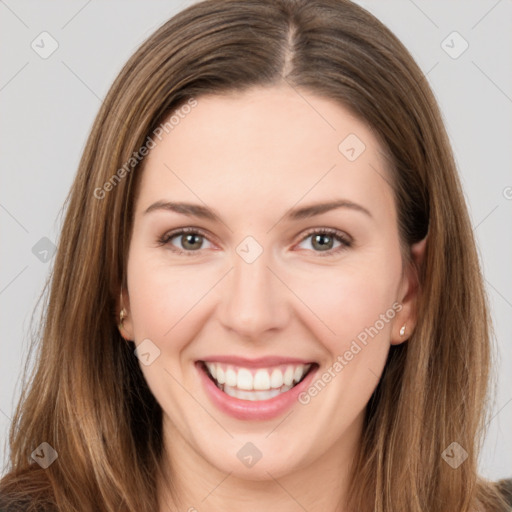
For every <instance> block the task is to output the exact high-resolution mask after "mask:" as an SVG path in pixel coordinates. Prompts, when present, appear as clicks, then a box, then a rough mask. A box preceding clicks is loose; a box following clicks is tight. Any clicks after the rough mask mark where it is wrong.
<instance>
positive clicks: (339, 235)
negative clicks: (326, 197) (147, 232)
mask: <svg viewBox="0 0 512 512" xmlns="http://www.w3.org/2000/svg"><path fill="white" fill-rule="evenodd" d="M190 233H192V234H194V235H200V236H202V237H203V238H208V236H207V234H206V233H205V232H204V231H202V230H201V229H199V228H193V227H189V228H181V229H179V230H176V231H171V232H169V233H165V234H164V235H162V236H161V237H160V238H159V239H158V245H159V246H163V245H167V244H169V242H170V241H171V240H172V239H173V238H174V237H176V236H178V235H186V234H190ZM319 234H320V235H329V236H332V237H333V238H335V239H336V240H338V241H339V242H340V243H341V245H340V246H339V247H337V248H335V249H329V250H328V251H313V252H315V253H318V256H320V257H329V256H334V255H336V254H338V253H340V252H341V251H344V250H346V249H348V248H349V247H352V243H353V242H352V241H351V240H350V239H349V238H348V237H347V236H346V235H345V234H344V233H343V232H341V231H338V230H337V229H332V228H323V229H313V230H311V231H308V232H307V233H306V234H305V235H304V237H302V239H301V240H300V242H299V243H302V242H304V240H306V239H307V238H309V237H310V236H311V235H319ZM170 247H171V250H172V251H173V252H175V253H177V254H183V255H186V256H187V257H188V256H197V255H198V254H199V253H200V252H201V249H199V250H197V251H184V250H182V249H178V248H177V247H175V246H173V245H170Z"/></svg>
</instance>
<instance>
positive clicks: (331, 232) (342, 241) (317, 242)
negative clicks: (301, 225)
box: [301, 228, 352, 256]
mask: <svg viewBox="0 0 512 512" xmlns="http://www.w3.org/2000/svg"><path fill="white" fill-rule="evenodd" d="M309 238H311V246H312V247H313V250H314V252H318V253H320V254H319V256H332V255H333V254H337V253H339V252H341V251H344V250H345V249H347V248H348V247H351V246H352V241H351V240H350V239H349V238H348V237H347V236H346V235H345V234H344V233H342V232H341V231H338V230H337V229H330V228H324V229H316V230H315V231H311V232H309V233H308V234H307V235H306V236H305V237H304V238H303V239H302V241H301V243H304V242H305V241H306V240H308V239H309ZM336 241H337V242H338V243H339V245H338V246H337V247H335V248H334V247H333V246H334V243H335V242H336ZM316 249H318V250H316ZM322 253H323V254H322Z"/></svg>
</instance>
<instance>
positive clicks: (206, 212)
mask: <svg viewBox="0 0 512 512" xmlns="http://www.w3.org/2000/svg"><path fill="white" fill-rule="evenodd" d="M338 208H349V209H351V210H354V211H357V212H361V213H363V214H365V215H367V216H368V217H370V218H373V216H372V214H371V213H370V211H369V210H368V209H366V208H365V207H364V206H361V205H360V204H357V203H354V202H353V201H349V200H348V199H338V200H335V201H329V202H325V203H315V204H311V205H308V206H304V207H301V208H294V209H290V210H288V211H287V212H286V213H285V214H284V216H283V218H284V219H285V220H288V221H293V220H301V219H307V218H310V217H314V216H315V215H321V214H322V213H326V212H329V211H331V210H335V209H338ZM157 210H167V211H172V212H176V213H180V214H182V215H187V216H189V217H198V218H201V219H207V220H212V221H215V220H219V219H220V216H219V215H218V213H216V211H215V210H213V209H210V208H208V207H206V206H201V205H199V204H192V203H184V202H178V203H177V202H171V201H157V202H156V203H153V204H152V205H151V206H149V207H148V208H147V209H146V210H145V211H144V215H146V214H148V213H150V212H153V211H157Z"/></svg>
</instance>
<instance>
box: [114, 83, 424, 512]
mask: <svg viewBox="0 0 512 512" xmlns="http://www.w3.org/2000/svg"><path fill="white" fill-rule="evenodd" d="M197 100H198V105H197V106H196V107H195V108H193V109H191V112H190V113H189V114H187V115H186V116H185V117H184V119H181V120H180V122H179V124H178V125H177V126H175V127H174V128H173V130H172V131H170V132H169V133H168V134H166V135H164V137H163V139H162V141H161V142H160V141H159V142H158V144H157V145H156V147H154V148H153V149H152V150H151V151H150V154H149V156H148V159H147V161H146V165H145V169H144V171H143V176H142V180H141V184H140V189H139V193H138V197H137V200H136V208H135V217H134V226H133V235H132V239H131V245H130V249H129V258H128V269H127V282H128V286H127V290H124V291H123V302H124V304H123V305H124V307H125V308H126V309H127V311H128V316H127V318H126V319H125V321H124V324H123V327H122V329H121V333H122V335H123V336H124V337H125V338H126V339H130V340H134V341H135V343H136V344H139V343H140V342H142V340H144V339H146V338H149V339H150V340H151V341H152V342H153V343H154V344H155V345H156V346H157V347H158V348H159V350H160V356H159V357H158V358H157V359H156V360H155V361H154V362H153V363H152V364H151V365H149V366H145V365H141V368H142V371H143V372H144V376H145V378H146V380H147V382H148V384H149V386H150V388H151V391H152V392H153V394H154V396H155V398H156V399H157V401H158V402H159V403H160V405H161V406H162V408H163V411H164V437H165V457H164V465H165V467H164V469H165V470H166V471H167V475H168V480H167V481H164V479H162V481H161V482H160V491H159V500H160V510H161V511H162V512H163V511H164V510H165V511H169V510H193V508H195V509H197V510H200V511H207V510H211V511H217V510H233V509H237V510H238V509H241V508H243V509H244V510H247V511H252V510H254V511H256V510H258V511H261V510H266V511H280V512H283V511H285V512H287V511H290V512H291V511H297V510H303V509H306V510H308V511H311V512H313V511H320V510H322V511H323V510H346V509H345V508H344V506H343V502H344V499H345V496H346V487H347V480H348V477H349V471H350V463H351V461H352V460H353V457H354V454H355V452H356V449H357V445H358V441H359V439H360V436H361V432H362V420H363V415H364V411H365V407H366V404H367V402H368V400H369V398H370V396H371V394H372V392H373V391H374V389H375V387H376V385H377V383H378V379H379V377H380V375H381V373H382V370H383V368H384V364H385V361H386V356H387V354H388V351H389V349H390V346H391V344H398V343H402V342H403V341H405V340H406V339H407V338H408V337H409V336H410V333H411V331H412V330H413V329H414V326H415V304H416V299H417V291H418V286H417V281H416V278H415V274H414V272H413V271H412V267H411V266H404V265H403V261H402V257H401V253H400V248H399V234H398V227H397V213H396V208H395V204H394V198H393V191H392V190H391V188H390V185H389V184H388V181H390V180H391V176H390V174H389V172H388V170H387V169H386V167H385V163H386V162H385V159H384V157H383V156H382V153H381V152H382V148H381V147H380V145H379V143H378V141H377V140H376V138H375V137H374V136H373V135H372V132H371V130H370V129H369V128H368V127H367V126H366V125H365V124H364V123H363V122H361V121H360V120H359V119H357V118H355V117H354V116H353V115H352V114H351V113H350V112H349V111H348V110H347V109H345V108H344V107H342V106H341V105H339V104H338V103H336V102H334V101H333V100H330V99H326V98H323V97H320V96H317V95H314V94H311V93H308V92H306V91H301V94H300V95H299V94H297V92H296V91H295V90H293V89H292V88H290V87H289V86H288V85H283V86H273V87H271V88H253V89H251V90H249V91H247V92H244V93H239V94H229V95H222V96H220V95H212V96H202V97H199V98H197ZM306 100H307V101H306ZM351 133H352V134H356V135H357V137H358V138H359V139H360V140H362V141H363V142H364V144H365V146H366V149H365V151H364V152H363V153H362V154H361V155H360V156H359V157H358V158H357V159H356V160H355V161H353V162H351V161H349V160H348V159H347V158H346V157H345V156H344V155H343V154H342V153H341V152H340V150H339V149H338V146H339V144H340V142H341V141H342V140H343V139H344V138H345V137H346V136H347V135H349V134H351ZM329 170H330V171H329ZM376 171H378V172H376ZM383 178H385V179H383ZM386 180H388V181H386ZM339 198H344V199H348V200H350V201H352V202H354V203H357V204H359V205H361V206H363V207H364V208H366V209H367V210H368V211H369V212H370V214H371V216H369V215H366V214H364V213H362V212H360V211H357V210H355V209H350V208H339V209H335V210H331V211H329V212H326V213H323V214H321V215H317V216H315V217H311V218H306V219H301V220H293V221H288V220H285V219H284V218H283V216H284V214H285V212H287V210H289V209H290V208H294V207H301V206H305V205H309V204H312V203H317V202H324V201H330V200H334V199H339ZM157 201H186V202H191V203H196V204H200V205H203V206H204V205H206V206H208V207H209V208H212V209H214V210H215V211H216V212H217V213H218V215H219V216H220V217H221V219H222V221H223V222H220V221H213V220H206V219H200V218H194V217H187V216H185V215H183V214H179V213H176V212H172V211H166V210H163V209H162V210H154V211H152V212H150V213H144V212H145V210H146V209H147V208H148V207H149V206H150V205H152V204H153V203H155V202H157ZM188 226H191V227H195V228H201V229H202V231H204V232H205V234H206V235H207V236H206V237H205V238H201V237H199V240H198V241H197V242H196V246H199V250H197V249H196V252H195V253H194V255H192V256H188V255H187V254H177V253H174V252H173V251H172V249H171V248H173V247H174V248H175V249H182V250H187V248H188V247H190V246H187V245H186V238H185V237H183V236H176V237H174V238H173V239H172V241H169V242H167V244H165V245H159V243H158V240H159V238H160V237H161V236H162V235H164V234H166V233H168V232H170V231H171V230H174V229H177V228H184V227H188ZM312 228H315V229H317V231H320V232H321V230H322V228H324V229H325V228H333V229H337V230H339V231H341V232H342V233H344V234H345V236H346V237H350V238H351V239H352V242H353V243H352V245H351V246H350V247H346V248H344V249H343V250H341V251H338V252H336V249H337V248H338V247H340V242H339V241H336V240H333V241H332V242H331V243H332V245H330V246H329V247H332V250H331V255H330V256H323V254H325V253H324V252H323V251H322V250H321V248H319V247H318V244H314V238H315V237H314V236H309V237H308V236H307V235H308V234H309V233H308V230H311V229H312ZM249 235H250V236H252V237H253V238H254V239H256V240H257V242H258V243H259V245H260V246H261V247H262V249H263V253H262V254H261V255H260V256H259V258H257V259H256V260H255V261H254V262H253V263H250V264H249V263H247V262H246V261H244V259H242V258H241V257H240V256H239V255H238V254H237V252H236V248H237V246H238V245H239V244H240V242H242V241H243V240H244V239H245V237H247V236H249ZM201 241H202V245H201ZM424 247H425V245H424V242H422V243H419V244H417V245H415V246H413V247H411V254H412V256H413V259H414V260H416V261H417V262H419V263H421V258H422V255H423V252H424ZM188 250H189V252H192V250H191V249H188ZM228 271H229V272H228ZM394 303H399V304H401V305H402V308H401V310H400V311H399V312H398V313H396V315H395V316H394V318H393V319H392V320H390V321H389V322H387V323H385V325H384V328H382V329H381V330H380V331H379V332H378V334H377V335H376V336H374V337H373V338H370V341H369V342H368V344H367V345H366V346H365V347H364V348H363V349H362V350H361V351H360V352H359V353H358V354H357V355H356V356H354V358H353V359H352V360H351V361H350V362H349V363H348V364H347V365H346V366H345V367H344V368H343V370H342V371H341V372H339V373H338V374H337V375H336V377H335V378H333V379H332V381H331V382H330V383H329V384H328V385H327V386H325V388H324V389H323V390H322V391H321V392H320V393H319V394H318V395H317V396H316V397H314V398H313V399H312V400H311V401H310V403H309V404H307V405H301V404H300V403H296V404H294V405H293V407H292V409H290V410H291V411H292V413H291V414H289V411H287V412H286V413H285V414H283V415H282V416H280V417H278V418H276V419H274V420H267V421H243V420H239V419H235V418H233V417H231V416H228V415H226V414H225V413H223V412H221V411H220V410H218V409H217V408H216V407H215V406H214V405H213V404H212V403H211V402H210V401H209V398H208V396H207V395H206V394H205V391H204V389H203V387H202V384H201V381H200V379H199V374H198V371H197V369H196V367H195V365H194V362H195V361H197V360H201V359H203V358H205V357H207V356H211V355H214V354H217V355H218V354H229V355H237V356H241V357H246V358H257V357H261V356H269V355H272V356H274V355H279V356H294V357H300V358H304V359H306V360H310V361H316V362H317V363H318V364H319V370H318V375H321V374H322V372H325V371H327V369H328V368H329V367H332V364H333V362H334V361H335V360H336V358H337V357H338V356H339V355H343V354H344V353H345V352H346V351H347V350H348V348H349V347H350V344H351V342H352V341H353V340H354V339H356V337H357V335H358V334H359V333H360V332H361V331H363V330H364V329H365V327H369V326H372V325H374V324H375V322H376V321H377V320H378V319H379V315H381V314H385V312H386V311H387V310H389V309H390V308H391V307H392V305H393V304H394ZM404 324H406V326H407V333H406V335H405V336H400V334H399V330H400V327H401V326H403V325H404ZM247 442H251V443H253V444H254V445H255V446H257V447H258V449H259V450H260V451H261V453H262V458H261V459H260V460H259V461H258V463H257V464H256V465H254V466H253V467H251V468H248V467H246V466H245V465H244V464H242V463H241V462H240V460H239V459H238V458H237V456H236V454H237V452H238V450H240V448H241V447H242V446H244V445H245V443H247ZM171 481H172V483H173V485H174V488H175V492H174V494H173V496H171V493H170V491H169V488H170V482H171Z"/></svg>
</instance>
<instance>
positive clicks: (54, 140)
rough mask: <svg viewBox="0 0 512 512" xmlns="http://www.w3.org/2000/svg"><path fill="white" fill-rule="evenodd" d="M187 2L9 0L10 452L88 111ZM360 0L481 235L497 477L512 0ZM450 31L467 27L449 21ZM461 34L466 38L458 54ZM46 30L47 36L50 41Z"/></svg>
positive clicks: (509, 197) (3, 388)
mask: <svg viewBox="0 0 512 512" xmlns="http://www.w3.org/2000/svg"><path fill="white" fill-rule="evenodd" d="M190 3H192V2H176V1H167V2H164V1H154V0H152V1H147V0H145V1H142V0H139V1H133V0H132V1H126V0H123V1H119V0H118V1H103V2H101V1H99V0H89V1H86V0H82V1H75V0H72V1H70V0H65V1H63V0H58V1H56V0H54V1H52V2H49V1H41V0H37V1H26V0H24V1H15V0H5V1H4V0H0V41H1V42H0V52H1V61H2V66H1V69H0V106H1V117H0V130H1V132H0V148H1V153H0V155H1V162H2V166H1V173H2V176H1V180H2V187H1V188H0V227H1V234H2V242H1V245H0V257H1V261H2V264H1V267H0V310H1V312H2V315H1V326H0V329H1V331H0V340H1V341H0V342H1V357H0V379H1V380H0V382H1V385H0V440H1V442H0V457H1V461H2V464H3V463H4V461H5V460H6V459H5V457H6V433H7V428H8V425H9V421H10V418H11V416H12V412H13V408H14V404H15V399H16V398H17V396H18V394H19V391H20V381H19V378H20V374H21V369H22V364H23V362H24V359H25V357H26V355H27V348H28V339H29V338H28V337H29V334H30V319H31V315H32V313H33V310H34V307H35V305H36V300H37V297H38V296H39V294H40V293H41V290H42V287H43V284H44V282H45V280H46V278H47V276H48V271H49V269H50V266H51V264H52V257H51V256H52V243H51V241H53V242H55V241H56V240H57V238H58V233H59V226H60V223H61V208H62V204H63V202H64V199H65V197H66V195H67V192H68V189H69V187H70V185H71V183H72V180H73V177H74V174H75V172H76V169H77V166H78V162H79V158H80V155H81V152H82V150H83V148H84V144H85V140H86V137H87V135H88V132H89V130H90V128H91V126H92V122H93V119H94V117H95V115H96V113H97V111H98V109H99V107H100V104H101V100H102V98H103V97H104V96H105V94H106V92H107V90H108V88H109V86H110V84H111V83H112V81H113V80H114V78H115V76H116V75H117V73H118V72H119V71H120V69H121V67H122V65H123V64H124V62H125V61H126V60H127V59H128V57H129V56H130V55H131V54H132V53H133V51H134V50H135V48H136V47H137V46H138V45H139V44H140V43H141V42H142V41H143V40H144V39H145V38H146V37H147V36H148V35H149V34H150V33H151V32H153V31H154V30H155V29H156V28H157V27H158V26H159V25H161V24H162V23H163V22H164V21H165V20H167V19H168V18H169V17H170V16H172V15H173V14H174V13H175V12H177V11H179V10H181V9H182V8H183V7H185V6H186V5H189V4H190ZM358 3H360V4H361V5H363V6H364V7H366V8H367V9H368V10H370V11H371V12H373V13H374V14H375V15H376V16H377V17H378V18H380V19H381V20H382V21H383V22H384V23H385V24H386V25H387V26H388V27H390V29H391V30H392V31H393V32H394V33H395V34H396V35H397V36H398V37H399V38H400V39H401V40H402V41H403V43H404V44H405V45H406V46H407V47H408V48H409V50H410V51H411V53H412V54H413V56H414V57H415V59H416V60H417V62H418V63H419V65H420V66H421V68H422V69H423V70H424V71H425V73H427V76H428V80H429V82H430V84H431V86H432V88H433V90H434V93H435V94H436V97H437V99H438V101H439V103H440V106H441V109H442V111H443V114H444V119H445V122H446V126H447V129H448V133H449V135H450V138H451V141H452V144H453V148H454V151H455V156H456V159H457V164H458V166H459V170H460V173H461V177H462V181H463V185H464V190H465V194H466V198H467V201H468V204H469V208H470V213H471V218H472V222H473V226H474V230H475V234H476V238H477V241H478V244H479V252H480V256H481V261H482V266H483V270H484V275H485V280H486V286H487V291H488V295H489V300H490V305H491V308H492V316H493V320H494V325H495V334H496V345H497V347H498V350H499V361H498V363H497V365H496V372H497V380H498V388H497V393H496V400H495V402H496V403H495V405H494V409H493V415H494V417H493V419H492V421H491V422H490V425H489V432H488V436H487V438H486V442H485V444H484V449H483V453H482V457H481V461H480V472H481V474H482V475H483V476H485V477H487V478H491V479H496V478H502V477H511V476H512V385H511V384H512V371H511V368H512V348H511V339H512V336H511V334H512V270H511V262H512V229H511V227H512V222H511V220H512V171H511V162H512V154H511V145H512V2H511V1H510V0H500V1H496V0H479V1H464V2H462V1H451V2H446V1H439V0H438V1H426V0H423V1H420V0H414V1H413V0H400V1H387V0H386V1H383V0H373V1H364V2H362V1H360V2H358ZM44 31H47V32H48V33H49V34H51V37H52V38H54V39H55V40H56V41H57V43H58V48H57V50H56V51H55V52H54V53H53V54H52V55H51V56H49V57H48V58H46V59H43V58H42V57H41V56H40V55H39V54H38V53H36V51H35V50H34V49H33V48H32V47H31V44H32V42H33V41H35V43H34V45H36V44H39V46H40V47H42V45H43V43H41V37H43V36H41V37H40V36H39V35H40V34H41V33H42V32H44ZM454 31H457V32H458V33H459V34H460V36H461V37H462V38H463V39H462V38H461V37H459V36H457V35H455V36H453V35H450V34H452V32H454ZM44 37H47V36H44ZM443 41H445V42H444V43H443ZM464 41H466V42H467V44H468V45H469V46H468V48H467V50H466V51H465V52H464V53H462V54H461V55H460V56H457V55H458V53H460V52H461V50H462V49H464V46H465V43H464ZM50 44H51V41H50V40H49V39H45V43H44V48H45V49H46V50H48V49H49V48H50ZM38 50H39V51H43V49H42V48H40V49H38ZM450 54H451V55H450ZM455 56H457V58H453V57H455ZM34 247H35V248H34ZM35 318H36V319H37V317H35Z"/></svg>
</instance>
